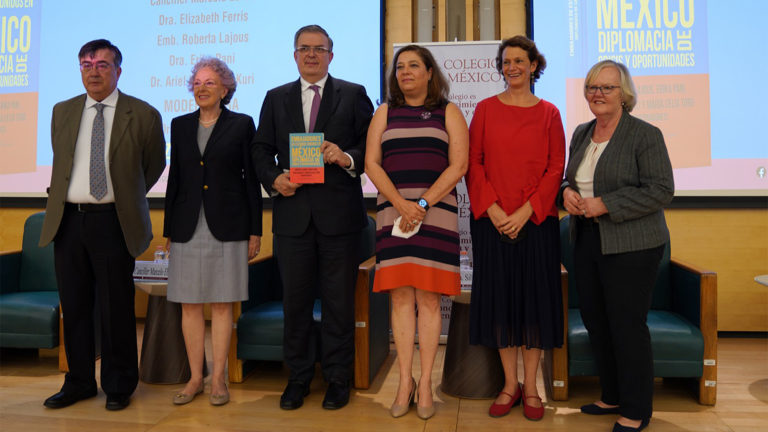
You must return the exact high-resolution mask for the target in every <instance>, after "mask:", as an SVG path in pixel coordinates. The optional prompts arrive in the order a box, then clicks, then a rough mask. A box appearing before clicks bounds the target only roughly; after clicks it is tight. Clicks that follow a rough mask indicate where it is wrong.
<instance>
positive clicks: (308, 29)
mask: <svg viewBox="0 0 768 432" xmlns="http://www.w3.org/2000/svg"><path fill="white" fill-rule="evenodd" d="M302 33H320V34H322V35H324V36H325V37H327V38H328V52H333V39H331V37H330V36H328V32H327V31H325V29H324V28H322V27H320V26H319V25H317V24H310V25H308V26H304V27H302V28H300V29H299V30H298V31H297V32H296V35H295V36H294V37H293V48H294V49H296V48H298V46H296V45H297V44H298V43H299V36H301V34H302Z"/></svg>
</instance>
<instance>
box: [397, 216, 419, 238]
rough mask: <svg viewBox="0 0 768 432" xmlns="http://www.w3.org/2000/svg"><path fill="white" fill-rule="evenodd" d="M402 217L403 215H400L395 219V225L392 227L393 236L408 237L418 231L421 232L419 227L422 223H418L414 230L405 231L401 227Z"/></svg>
mask: <svg viewBox="0 0 768 432" xmlns="http://www.w3.org/2000/svg"><path fill="white" fill-rule="evenodd" d="M402 218H403V217H402V216H400V217H398V218H397V219H395V225H394V226H393V227H392V235H393V236H395V237H400V238H404V239H407V238H411V237H413V236H414V235H415V234H416V233H417V232H419V228H421V224H418V225H416V227H415V228H414V229H413V231H411V232H409V233H404V232H403V230H401V229H400V220H401V219H402Z"/></svg>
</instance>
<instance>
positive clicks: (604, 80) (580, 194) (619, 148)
mask: <svg viewBox="0 0 768 432" xmlns="http://www.w3.org/2000/svg"><path fill="white" fill-rule="evenodd" d="M584 96H585V98H586V99H587V102H588V103H589V109H590V110H591V111H592V113H593V114H594V115H595V119H594V120H592V121H590V122H588V123H584V124H582V125H580V126H579V127H577V128H576V131H575V132H574V133H573V138H572V139H571V147H570V155H569V156H570V157H569V162H568V168H567V169H566V178H565V181H564V182H563V184H562V186H561V188H560V191H561V197H562V199H563V205H564V208H565V210H566V211H568V213H570V215H571V226H570V228H571V234H570V236H571V243H572V244H573V248H574V252H573V257H574V272H575V278H576V289H577V291H578V295H579V303H580V307H581V316H582V319H583V320H584V326H585V327H586V328H587V331H588V332H589V338H590V341H591V343H592V347H593V348H594V350H595V356H596V359H597V365H598V368H599V374H600V386H601V389H602V395H601V397H600V400H598V401H597V402H595V403H593V404H590V405H585V406H583V407H581V411H582V412H584V413H586V414H593V415H600V414H620V417H619V420H618V422H617V423H616V424H615V425H614V427H613V430H614V432H616V431H638V430H642V429H644V428H645V427H646V426H648V422H649V421H650V418H651V413H652V397H653V357H652V354H651V336H650V333H649V331H648V326H647V325H646V319H647V317H648V311H649V309H650V305H651V295H652V293H653V287H654V285H655V283H656V273H657V272H658V268H659V262H660V260H661V256H662V254H663V252H664V245H665V244H666V243H667V242H668V241H669V230H668V229H667V224H666V221H665V220H664V210H663V206H664V205H666V204H667V203H669V202H670V201H671V200H672V196H673V195H674V181H673V178H672V164H671V163H670V161H669V155H668V153H667V148H666V145H665V144H664V137H663V136H662V134H661V131H660V130H659V129H658V128H657V127H655V126H652V125H650V124H648V123H646V122H644V121H642V120H640V119H638V118H636V117H633V116H631V115H630V114H629V113H630V112H632V108H634V106H635V103H636V102H637V93H636V92H635V87H634V84H633V83H632V77H631V76H630V74H629V71H628V70H627V67H626V66H624V65H623V64H620V63H616V62H613V61H610V60H606V61H602V62H600V63H597V64H596V65H595V66H593V67H592V69H590V71H589V73H588V74H587V78H586V80H585V86H584Z"/></svg>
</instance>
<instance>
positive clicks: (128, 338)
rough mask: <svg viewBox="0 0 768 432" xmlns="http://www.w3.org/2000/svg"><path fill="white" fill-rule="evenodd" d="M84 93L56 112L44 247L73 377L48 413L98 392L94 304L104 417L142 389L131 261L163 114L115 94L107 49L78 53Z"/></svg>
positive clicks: (114, 54) (142, 228)
mask: <svg viewBox="0 0 768 432" xmlns="http://www.w3.org/2000/svg"><path fill="white" fill-rule="evenodd" d="M78 59H79V61H80V71H81V75H82V79H83V86H84V87H85V91H86V94H82V95H80V96H76V97H74V98H72V99H69V100H67V101H64V102H60V103H58V104H56V106H54V107H53V118H52V121H51V141H52V146H53V172H52V174H51V187H50V188H48V203H47V206H46V213H45V221H44V222H43V230H42V233H41V236H40V246H41V247H42V246H46V245H47V244H49V243H50V242H51V241H53V251H54V263H55V268H56V280H57V283H58V286H59V297H60V301H61V308H62V314H63V320H64V347H65V348H66V353H67V363H68V365H69V372H68V373H67V375H66V377H65V378H64V385H63V386H62V388H61V391H60V392H59V393H56V394H55V395H53V396H51V397H50V398H48V399H46V401H45V403H44V405H45V406H46V407H49V408H64V407H67V406H70V405H72V404H74V403H76V402H78V401H80V400H82V399H87V398H90V397H94V396H96V394H97V384H96V379H95V378H94V377H95V360H94V359H95V352H94V319H93V314H94V305H97V306H98V307H99V310H100V312H101V388H102V389H103V390H104V393H106V395H107V403H106V409H108V410H121V409H123V408H125V407H127V406H128V405H129V404H130V396H131V394H133V392H134V390H135V389H136V386H137V384H138V382H139V367H138V354H137V348H136V317H135V315H134V300H133V299H134V285H133V268H134V266H135V261H134V260H135V257H137V256H139V255H140V254H141V253H142V252H144V251H145V250H146V249H147V248H148V247H149V242H150V240H152V224H151V222H150V220H149V207H148V204H147V192H148V191H149V189H150V188H151V187H152V186H153V185H154V184H155V182H157V180H158V179H159V178H160V175H161V174H162V172H163V170H164V169H165V138H164V136H163V128H162V119H161V118H160V113H159V112H158V111H157V110H156V109H154V108H153V107H152V106H150V105H149V104H147V103H146V102H144V101H141V100H139V99H136V98H134V97H131V96H128V95H126V94H124V93H121V92H120V91H119V90H117V81H118V79H119V78H120V74H121V73H122V69H121V67H120V64H121V62H122V54H121V53H120V50H119V49H118V48H117V47H116V46H114V45H112V44H111V43H110V42H109V41H107V40H104V39H100V40H94V41H91V42H88V43H87V44H85V45H84V46H83V47H82V48H81V49H80V53H79V54H78Z"/></svg>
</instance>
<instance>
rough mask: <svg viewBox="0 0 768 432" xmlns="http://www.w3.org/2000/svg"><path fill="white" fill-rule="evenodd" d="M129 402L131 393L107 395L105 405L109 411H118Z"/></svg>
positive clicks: (126, 406)
mask: <svg viewBox="0 0 768 432" xmlns="http://www.w3.org/2000/svg"><path fill="white" fill-rule="evenodd" d="M130 404H131V395H120V396H109V395H108V396H107V406H106V407H105V408H106V409H107V410H109V411H120V410H121V409H126V408H128V405H130Z"/></svg>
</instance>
